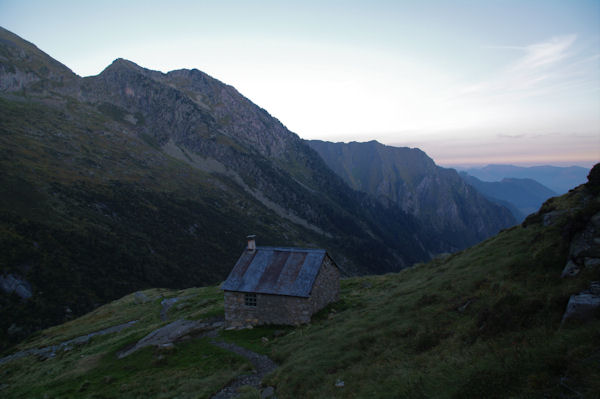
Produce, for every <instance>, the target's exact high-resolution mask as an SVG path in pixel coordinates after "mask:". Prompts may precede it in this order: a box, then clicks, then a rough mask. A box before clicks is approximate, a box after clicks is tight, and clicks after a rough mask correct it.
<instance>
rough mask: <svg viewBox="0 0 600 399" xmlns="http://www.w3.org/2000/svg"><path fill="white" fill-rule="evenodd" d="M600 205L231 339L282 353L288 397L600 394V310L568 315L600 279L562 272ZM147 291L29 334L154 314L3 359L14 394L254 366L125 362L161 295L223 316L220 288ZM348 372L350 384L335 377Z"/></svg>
mask: <svg viewBox="0 0 600 399" xmlns="http://www.w3.org/2000/svg"><path fill="white" fill-rule="evenodd" d="M580 191H581V190H580ZM580 191H579V192H575V193H572V194H571V195H570V196H566V197H560V198H557V199H554V200H552V201H550V202H548V203H547V204H546V205H545V206H544V208H543V210H545V211H547V210H551V209H565V208H570V207H572V206H574V205H576V204H577V203H578V202H579V199H578V196H579V195H580ZM599 207H600V205H599V201H598V196H597V195H596V197H595V198H594V199H593V200H592V201H591V202H588V203H587V206H586V207H584V208H579V210H578V211H577V212H574V213H572V214H565V215H563V217H562V219H561V220H559V222H558V223H557V224H555V225H553V226H550V227H544V226H542V224H541V223H538V221H539V220H536V217H532V218H531V219H530V220H529V222H528V225H527V227H522V226H517V227H514V228H512V229H510V230H507V231H504V232H502V233H501V234H499V235H498V236H496V237H494V238H492V239H489V240H487V241H486V242H484V243H482V244H480V245H478V246H476V247H473V248H471V249H468V250H465V251H463V252H461V253H458V254H455V255H452V256H450V257H447V258H445V259H438V260H435V261H432V262H430V263H428V264H425V265H419V266H417V267H414V268H412V269H407V270H404V271H402V272H400V273H397V274H388V275H384V276H372V277H363V278H351V279H347V280H344V281H343V282H342V287H341V295H340V298H341V299H340V301H339V302H338V303H336V304H333V305H331V306H330V307H329V308H328V309H326V310H324V311H322V312H320V313H319V314H318V315H316V316H315V317H314V318H313V322H312V324H310V325H308V326H303V327H299V328H296V329H287V330H286V332H287V334H286V335H284V336H282V337H278V338H275V334H274V333H275V330H276V329H277V327H261V328H257V329H254V330H247V331H238V332H226V333H222V335H223V336H224V338H226V339H228V340H231V341H234V342H237V343H239V344H242V345H245V346H247V347H249V348H251V349H253V350H255V351H259V352H263V353H267V354H270V355H271V356H272V357H273V358H274V359H275V360H276V361H277V362H278V363H279V364H280V365H281V367H280V368H279V369H278V370H277V371H276V372H275V373H274V374H273V375H271V376H270V377H269V378H268V382H269V383H270V384H273V385H275V386H276V387H277V395H278V397H281V398H297V397H348V398H352V397H408V398H420V397H442V398H445V397H447V398H463V397H488V398H489V397H558V396H560V395H563V396H564V397H571V396H572V395H574V394H573V392H572V391H571V389H572V390H575V391H577V392H579V393H581V394H582V395H583V396H582V397H597V396H594V395H597V393H598V392H600V365H599V362H598V360H599V357H600V354H599V350H600V344H599V342H600V320H598V319H596V320H594V321H592V322H589V323H586V324H582V323H578V322H571V323H567V324H565V325H561V316H562V313H563V311H564V309H565V307H566V304H567V301H568V298H569V296H570V295H571V294H573V293H576V292H580V291H581V290H584V289H586V288H587V287H588V285H589V281H590V280H593V279H598V278H599V277H600V276H598V272H597V271H591V270H584V271H583V272H582V273H581V274H580V275H578V276H577V277H575V278H571V279H561V278H560V273H561V270H562V268H563V266H564V263H565V259H566V255H567V250H568V248H567V246H568V244H567V242H568V239H569V237H568V236H569V234H571V233H570V232H569V229H572V228H573V226H575V225H577V220H583V219H585V217H582V216H581V215H587V217H589V215H590V214H591V213H593V212H597V211H598V209H599ZM537 219H539V218H537ZM147 295H148V296H150V297H153V298H154V299H153V300H152V301H150V302H148V303H147V304H136V302H135V300H134V297H133V296H132V295H130V296H128V297H125V298H123V299H121V300H119V301H116V302H113V303H111V304H109V305H106V306H104V307H102V308H99V309H98V310H96V311H94V312H92V313H91V314H88V315H86V316H84V317H82V318H80V319H78V320H74V321H72V322H69V323H67V324H64V325H62V326H58V327H55V328H52V329H49V330H45V331H44V332H42V333H39V334H37V336H36V337H35V338H34V339H32V340H29V341H28V342H26V343H24V344H22V345H21V348H26V347H40V346H44V345H48V344H52V343H57V342H60V341H62V340H66V339H69V338H72V337H75V336H78V335H81V334H83V333H86V332H91V331H96V330H98V329H101V328H104V327H107V326H111V325H116V324H119V323H122V322H124V321H128V320H131V319H138V318H139V319H140V320H141V321H140V322H139V323H138V324H136V326H135V327H133V328H131V329H129V330H125V331H123V332H121V333H118V334H111V335H107V336H103V337H96V338H94V339H93V340H92V343H91V344H88V345H84V346H82V347H77V348H75V349H73V350H72V351H70V352H66V353H64V354H62V355H59V356H58V357H57V358H55V359H51V360H46V361H39V360H36V359H33V358H24V359H20V360H17V361H14V362H12V363H10V364H5V365H2V366H0V375H2V376H3V378H2V383H4V384H7V386H6V387H5V388H4V389H3V391H2V393H3V395H5V396H7V397H30V396H32V395H33V394H35V393H41V392H46V393H48V394H49V397H55V396H59V397H69V396H72V397H114V396H122V397H136V396H137V395H151V396H162V397H207V396H209V395H210V392H214V391H216V390H217V389H218V387H219V386H222V385H223V384H225V383H226V381H228V380H229V379H230V378H232V377H233V376H234V375H236V374H239V373H241V372H244V370H247V367H248V365H247V363H246V362H245V361H244V360H243V359H240V358H237V357H236V356H233V355H231V354H227V353H225V352H222V351H220V350H218V349H215V348H213V347H211V346H208V344H207V343H206V341H203V340H198V341H195V340H192V341H185V342H183V343H179V344H177V345H176V349H175V350H174V351H172V352H169V353H167V354H163V353H161V352H160V351H158V350H155V349H146V350H144V351H141V352H140V353H138V354H135V355H134V356H133V357H132V358H130V359H126V360H124V361H123V360H117V359H116V357H115V356H114V353H115V352H116V351H117V350H118V349H120V348H122V347H124V346H126V345H129V344H131V343H133V342H135V340H137V339H139V338H140V337H142V336H143V335H145V334H146V333H147V332H149V331H151V330H152V329H153V328H156V327H157V326H159V325H160V324H161V323H160V321H159V319H158V313H159V308H160V306H159V302H160V296H161V295H162V296H187V295H193V297H191V298H189V299H187V300H185V301H183V302H181V305H180V306H179V307H174V308H173V312H174V313H173V314H172V316H173V318H175V317H187V318H202V317H203V314H204V315H206V316H209V315H210V316H214V315H217V314H219V313H221V312H222V302H221V293H220V291H219V290H218V289H217V288H216V287H208V288H200V289H190V290H185V291H180V292H174V291H167V290H162V291H160V290H151V291H148V292H147ZM263 336H266V337H268V338H270V340H269V342H268V343H266V344H264V343H263V342H262V341H261V337H263ZM192 353H193V354H192ZM161 355H162V356H163V357H162V358H160V356H161ZM338 380H342V381H344V383H345V386H344V387H343V388H338V387H335V383H336V381H338ZM191 391H193V393H190V392H191ZM186 392H187V393H186ZM251 394H252V393H251V392H250V393H249V395H251Z"/></svg>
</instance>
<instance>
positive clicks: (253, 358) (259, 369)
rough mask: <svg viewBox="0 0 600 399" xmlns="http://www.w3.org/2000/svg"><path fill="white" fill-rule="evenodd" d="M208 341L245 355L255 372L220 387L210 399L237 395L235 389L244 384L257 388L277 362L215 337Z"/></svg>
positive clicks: (226, 398)
mask: <svg viewBox="0 0 600 399" xmlns="http://www.w3.org/2000/svg"><path fill="white" fill-rule="evenodd" d="M210 343H211V344H213V345H215V346H218V347H219V348H223V349H225V350H227V351H230V352H233V353H236V354H238V355H240V356H243V357H245V358H246V359H248V361H250V363H252V365H253V366H254V368H255V369H256V372H255V373H253V374H246V375H241V376H239V377H238V378H236V379H235V380H233V381H232V382H231V383H230V384H229V385H227V386H226V387H225V388H223V389H221V390H220V391H219V392H217V393H216V394H215V395H213V396H212V398H211V399H229V398H234V397H236V396H237V395H238V392H237V389H238V388H239V387H241V386H244V385H250V386H252V387H254V388H256V389H259V388H260V383H261V381H262V379H263V377H264V376H265V375H267V374H269V373H270V372H271V371H273V370H275V369H276V368H277V364H276V363H275V362H274V361H272V360H271V359H270V358H269V357H268V356H265V355H260V354H258V353H256V352H252V351H251V350H248V349H246V348H242V347H241V346H237V345H235V344H230V343H228V342H223V341H217V340H216V339H212V340H211V341H210Z"/></svg>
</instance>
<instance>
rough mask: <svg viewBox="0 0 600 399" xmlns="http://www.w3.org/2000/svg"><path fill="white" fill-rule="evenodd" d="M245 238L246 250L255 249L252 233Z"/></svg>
mask: <svg viewBox="0 0 600 399" xmlns="http://www.w3.org/2000/svg"><path fill="white" fill-rule="evenodd" d="M246 238H247V239H248V248H247V249H248V251H249V252H254V251H256V236H255V235H254V234H252V235H249V236H248V237H246Z"/></svg>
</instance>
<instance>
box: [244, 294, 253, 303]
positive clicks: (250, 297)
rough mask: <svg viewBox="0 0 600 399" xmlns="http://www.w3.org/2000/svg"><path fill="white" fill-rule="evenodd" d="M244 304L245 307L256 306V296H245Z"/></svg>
mask: <svg viewBox="0 0 600 399" xmlns="http://www.w3.org/2000/svg"><path fill="white" fill-rule="evenodd" d="M244 303H245V304H246V306H256V294H245V295H244Z"/></svg>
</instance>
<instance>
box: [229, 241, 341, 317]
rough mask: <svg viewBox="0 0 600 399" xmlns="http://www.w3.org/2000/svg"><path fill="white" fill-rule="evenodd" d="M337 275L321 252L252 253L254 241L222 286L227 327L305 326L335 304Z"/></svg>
mask: <svg viewBox="0 0 600 399" xmlns="http://www.w3.org/2000/svg"><path fill="white" fill-rule="evenodd" d="M339 287H340V271H339V269H338V267H337V265H336V264H335V263H334V262H333V260H332V259H331V257H330V256H329V255H328V254H327V252H326V251H325V250H324V249H302V248H279V247H257V246H256V241H255V239H254V236H249V237H248V246H247V248H246V249H245V250H244V252H243V253H242V255H241V256H240V258H239V259H238V261H237V263H236V264H235V266H234V267H233V270H231V273H229V277H227V280H225V282H224V283H223V285H222V289H223V291H224V292H225V321H226V323H227V325H228V326H229V327H241V326H246V325H259V324H291V325H295V324H302V323H309V322H310V318H311V316H312V315H313V313H315V312H317V311H318V310H320V309H322V308H324V307H325V306H326V305H327V304H329V303H331V302H334V301H336V300H337V299H338V295H339Z"/></svg>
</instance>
